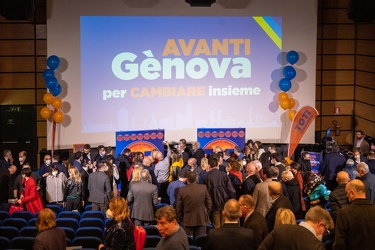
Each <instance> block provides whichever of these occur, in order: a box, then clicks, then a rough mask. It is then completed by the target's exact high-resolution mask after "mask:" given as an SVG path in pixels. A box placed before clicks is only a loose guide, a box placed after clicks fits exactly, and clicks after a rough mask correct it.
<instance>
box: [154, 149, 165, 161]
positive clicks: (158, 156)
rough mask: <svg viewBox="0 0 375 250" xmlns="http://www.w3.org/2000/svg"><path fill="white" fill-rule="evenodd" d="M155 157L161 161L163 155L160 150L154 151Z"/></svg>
mask: <svg viewBox="0 0 375 250" xmlns="http://www.w3.org/2000/svg"><path fill="white" fill-rule="evenodd" d="M156 159H158V160H159V161H162V160H163V159H164V156H163V154H162V153H161V152H160V151H158V152H157V153H156Z"/></svg>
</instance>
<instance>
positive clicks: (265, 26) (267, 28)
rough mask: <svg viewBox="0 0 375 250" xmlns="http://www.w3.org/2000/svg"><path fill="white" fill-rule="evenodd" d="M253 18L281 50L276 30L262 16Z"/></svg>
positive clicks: (280, 41) (280, 42)
mask: <svg viewBox="0 0 375 250" xmlns="http://www.w3.org/2000/svg"><path fill="white" fill-rule="evenodd" d="M253 18H254V20H255V21H256V22H257V23H258V24H259V26H260V27H261V28H262V29H263V30H264V32H266V34H267V35H268V36H269V37H270V38H271V40H272V41H273V42H274V43H275V44H276V46H277V47H278V48H279V49H280V50H281V49H282V40H281V38H280V37H279V36H278V35H277V34H276V32H275V31H274V30H273V29H272V28H271V27H270V26H269V25H268V23H267V22H266V21H265V20H264V18H263V17H261V16H258V17H253Z"/></svg>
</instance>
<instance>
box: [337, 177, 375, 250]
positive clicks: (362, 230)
mask: <svg viewBox="0 0 375 250" xmlns="http://www.w3.org/2000/svg"><path fill="white" fill-rule="evenodd" d="M345 191H346V196H347V197H348V199H349V202H350V205H349V206H347V207H344V208H342V209H341V210H340V211H339V213H338V215H337V221H336V228H335V242H334V244H333V248H334V249H374V239H375V224H374V221H375V206H374V205H373V204H372V202H371V201H370V200H369V199H366V187H365V184H364V183H363V182H362V181H360V180H352V181H350V182H349V183H348V184H347V185H346V188H345Z"/></svg>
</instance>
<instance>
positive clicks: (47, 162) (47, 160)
mask: <svg viewBox="0 0 375 250" xmlns="http://www.w3.org/2000/svg"><path fill="white" fill-rule="evenodd" d="M51 162H52V161H51V155H49V154H46V155H45V156H44V162H43V164H42V166H40V169H39V175H40V177H46V176H47V175H49V170H50V168H51Z"/></svg>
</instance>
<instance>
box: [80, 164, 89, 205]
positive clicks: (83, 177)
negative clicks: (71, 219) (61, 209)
mask: <svg viewBox="0 0 375 250" xmlns="http://www.w3.org/2000/svg"><path fill="white" fill-rule="evenodd" d="M80 174H81V180H82V184H83V190H84V197H83V200H84V201H85V203H86V202H87V199H88V197H89V189H88V185H89V174H88V173H87V172H86V170H84V169H82V171H81V172H80Z"/></svg>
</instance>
